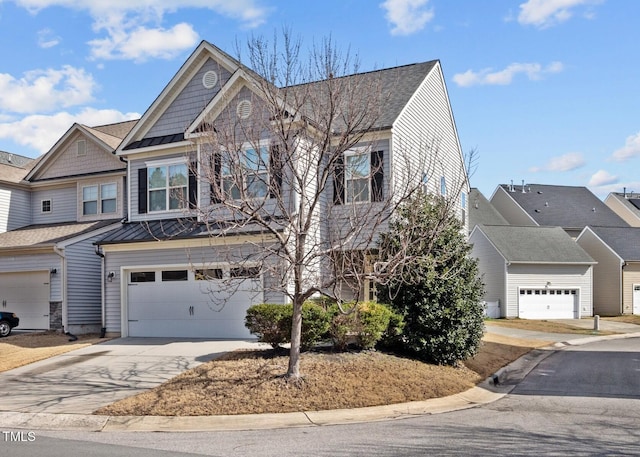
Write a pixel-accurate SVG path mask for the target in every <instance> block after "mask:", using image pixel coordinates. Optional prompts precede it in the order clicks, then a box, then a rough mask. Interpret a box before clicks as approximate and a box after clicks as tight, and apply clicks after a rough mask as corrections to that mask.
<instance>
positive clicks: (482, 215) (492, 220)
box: [469, 188, 509, 228]
mask: <svg viewBox="0 0 640 457" xmlns="http://www.w3.org/2000/svg"><path fill="white" fill-rule="evenodd" d="M478 224H481V225H509V222H507V220H506V219H505V218H504V217H503V216H502V214H500V213H499V212H498V210H497V209H496V208H495V207H494V206H493V205H492V204H491V202H490V201H489V200H487V199H486V197H485V196H484V195H483V194H482V192H480V191H479V190H478V189H476V188H472V189H471V191H470V192H469V227H470V228H473V227H475V226H476V225H478Z"/></svg>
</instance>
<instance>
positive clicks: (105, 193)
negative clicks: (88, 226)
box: [82, 183, 118, 216]
mask: <svg viewBox="0 0 640 457" xmlns="http://www.w3.org/2000/svg"><path fill="white" fill-rule="evenodd" d="M117 192H118V191H117V186H116V184H115V183H107V184H100V185H98V184H96V185H93V186H84V187H83V188H82V215H83V216H90V215H94V214H105V213H115V212H116V196H117Z"/></svg>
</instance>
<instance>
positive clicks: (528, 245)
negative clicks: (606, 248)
mask: <svg viewBox="0 0 640 457" xmlns="http://www.w3.org/2000/svg"><path fill="white" fill-rule="evenodd" d="M477 229H478V230H480V231H481V232H482V233H483V234H484V235H485V237H486V238H487V239H488V240H489V241H490V242H491V243H492V244H493V245H494V246H495V248H496V249H497V250H498V252H500V254H501V255H502V257H504V259H505V260H506V261H507V262H510V263H542V264H548V263H556V264H592V263H595V262H594V261H593V259H592V258H591V257H590V256H589V254H587V253H586V252H585V251H584V249H582V248H581V247H580V246H578V244H576V242H575V241H573V239H572V238H571V237H570V236H569V235H567V233H566V232H565V231H564V230H563V229H562V228H560V227H521V226H513V225H500V226H498V225H493V226H492V225H478V226H477Z"/></svg>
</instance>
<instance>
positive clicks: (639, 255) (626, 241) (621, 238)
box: [589, 226, 640, 262]
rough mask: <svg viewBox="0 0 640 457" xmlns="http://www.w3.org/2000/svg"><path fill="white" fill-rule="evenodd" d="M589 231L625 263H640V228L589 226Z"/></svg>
mask: <svg viewBox="0 0 640 457" xmlns="http://www.w3.org/2000/svg"><path fill="white" fill-rule="evenodd" d="M589 229H591V231H593V233H595V234H596V235H597V236H598V238H600V239H601V240H602V241H603V242H604V243H606V244H607V246H609V247H610V248H611V249H613V251H614V252H615V253H616V254H618V255H619V256H620V257H621V258H622V259H623V260H624V261H626V262H637V261H640V227H595V226H589Z"/></svg>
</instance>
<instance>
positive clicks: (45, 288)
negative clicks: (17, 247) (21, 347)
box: [0, 271, 49, 330]
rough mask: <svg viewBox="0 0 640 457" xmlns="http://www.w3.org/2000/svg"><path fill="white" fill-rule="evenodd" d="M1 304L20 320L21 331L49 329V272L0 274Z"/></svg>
mask: <svg viewBox="0 0 640 457" xmlns="http://www.w3.org/2000/svg"><path fill="white" fill-rule="evenodd" d="M0 304H1V306H2V309H3V310H6V311H11V312H14V313H16V314H17V315H18V317H19V318H20V327H19V328H21V329H35V330H47V329H49V272H48V271H30V272H20V273H0Z"/></svg>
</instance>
